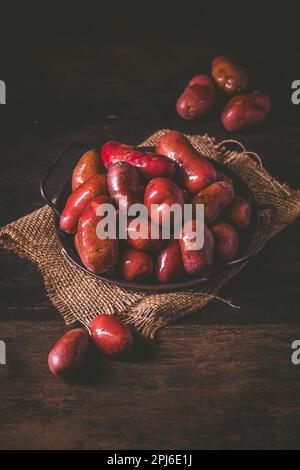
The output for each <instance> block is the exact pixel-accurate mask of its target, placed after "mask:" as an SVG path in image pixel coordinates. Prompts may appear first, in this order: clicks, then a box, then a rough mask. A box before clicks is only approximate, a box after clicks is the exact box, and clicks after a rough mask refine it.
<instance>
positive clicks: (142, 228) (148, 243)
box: [126, 217, 164, 251]
mask: <svg viewBox="0 0 300 470" xmlns="http://www.w3.org/2000/svg"><path fill="white" fill-rule="evenodd" d="M135 220H136V218H135V217H128V224H127V239H126V244H127V245H128V246H130V247H131V248H135V249H136V250H141V251H158V250H160V249H161V248H162V247H163V245H164V240H162V239H161V233H160V234H159V235H160V238H151V223H150V220H149V219H142V221H141V222H140V223H139V224H137V223H136V222H134V221H135ZM137 233H140V236H139V237H138V238H133V237H134V236H136V234H137ZM144 233H145V234H147V238H144V237H143V234H144Z"/></svg>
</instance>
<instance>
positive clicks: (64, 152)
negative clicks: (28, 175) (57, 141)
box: [40, 142, 86, 217]
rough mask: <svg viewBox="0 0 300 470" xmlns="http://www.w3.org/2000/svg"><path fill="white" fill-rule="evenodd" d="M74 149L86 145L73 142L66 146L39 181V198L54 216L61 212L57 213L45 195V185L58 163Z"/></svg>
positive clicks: (59, 214) (48, 197)
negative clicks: (40, 197)
mask: <svg viewBox="0 0 300 470" xmlns="http://www.w3.org/2000/svg"><path fill="white" fill-rule="evenodd" d="M76 147H83V148H84V147H86V145H84V144H82V143H80V142H74V143H71V144H67V145H66V146H65V147H64V149H63V150H62V151H61V153H60V154H59V155H58V157H57V158H56V159H55V160H54V161H53V162H52V163H51V165H50V167H49V168H48V170H47V171H46V173H45V174H44V176H43V178H42V179H41V181H40V193H41V196H42V198H43V199H44V201H45V203H46V204H47V205H48V206H49V207H51V209H53V211H54V212H55V214H56V215H57V216H58V217H60V216H61V212H60V211H59V209H58V208H57V206H56V205H55V204H54V202H53V201H52V199H51V197H50V196H48V194H47V193H46V189H45V187H46V183H47V181H48V180H49V178H50V176H51V175H52V173H53V171H54V170H55V168H56V167H57V166H58V165H59V163H60V162H61V160H62V159H63V158H64V157H65V156H66V154H67V153H68V152H69V150H71V149H72V148H76Z"/></svg>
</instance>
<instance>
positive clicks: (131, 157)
mask: <svg viewBox="0 0 300 470" xmlns="http://www.w3.org/2000/svg"><path fill="white" fill-rule="evenodd" d="M101 157H102V161H103V163H104V166H105V168H106V169H107V170H108V169H109V168H110V167H111V165H113V163H116V162H127V163H130V165H133V166H135V167H136V168H138V170H139V172H140V174H141V175H142V176H143V177H144V178H146V179H151V178H154V177H155V176H166V177H167V178H172V177H173V176H174V174H175V165H174V163H173V162H172V161H170V160H169V159H168V158H165V157H164V156H161V155H156V154H155V153H151V152H147V151H145V150H142V149H138V148H136V147H132V146H130V145H125V144H121V143H120V142H116V141H113V140H110V141H108V142H106V143H105V144H104V145H103V146H102V149H101Z"/></svg>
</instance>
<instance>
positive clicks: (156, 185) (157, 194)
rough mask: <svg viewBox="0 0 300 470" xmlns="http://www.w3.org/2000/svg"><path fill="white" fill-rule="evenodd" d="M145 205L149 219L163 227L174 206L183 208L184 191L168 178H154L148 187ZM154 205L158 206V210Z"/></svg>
mask: <svg viewBox="0 0 300 470" xmlns="http://www.w3.org/2000/svg"><path fill="white" fill-rule="evenodd" d="M144 204H145V206H146V208H147V210H148V214H149V217H151V219H152V220H153V221H154V222H155V223H157V224H159V225H161V223H162V221H163V219H164V217H165V216H166V217H167V216H168V214H170V207H171V206H172V205H173V204H178V205H179V206H180V207H181V208H183V205H184V197H183V193H182V190H181V189H180V188H179V187H178V186H177V184H176V183H174V181H171V180H169V179H168V178H153V179H152V180H151V181H149V183H148V184H147V186H146V189H145V194H144ZM152 204H157V205H158V207H157V209H155V208H154V207H152Z"/></svg>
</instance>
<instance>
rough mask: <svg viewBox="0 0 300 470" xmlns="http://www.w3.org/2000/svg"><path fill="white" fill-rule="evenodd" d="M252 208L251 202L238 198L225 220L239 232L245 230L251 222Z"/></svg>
mask: <svg viewBox="0 0 300 470" xmlns="http://www.w3.org/2000/svg"><path fill="white" fill-rule="evenodd" d="M251 214H252V211H251V206H250V204H249V202H248V201H247V200H246V199H245V198H243V197H241V196H237V197H236V198H235V199H234V200H233V201H232V203H231V204H230V205H229V206H228V208H227V209H226V211H225V215H224V217H225V219H226V220H227V221H228V222H229V223H230V224H231V225H233V226H234V227H235V228H236V229H237V230H245V229H246V228H247V227H248V225H249V224H250V220H251Z"/></svg>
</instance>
